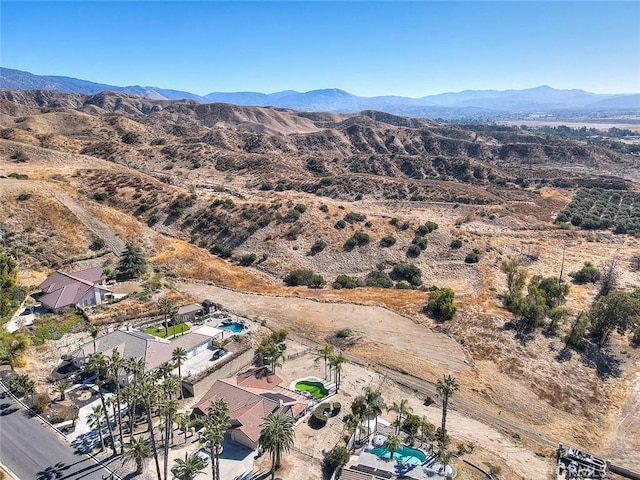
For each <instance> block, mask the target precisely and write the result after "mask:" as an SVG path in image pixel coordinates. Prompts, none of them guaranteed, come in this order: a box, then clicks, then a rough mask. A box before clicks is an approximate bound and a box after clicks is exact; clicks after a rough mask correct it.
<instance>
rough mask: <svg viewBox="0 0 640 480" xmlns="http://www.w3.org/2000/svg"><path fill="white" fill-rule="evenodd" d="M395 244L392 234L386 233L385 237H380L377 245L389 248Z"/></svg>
mask: <svg viewBox="0 0 640 480" xmlns="http://www.w3.org/2000/svg"><path fill="white" fill-rule="evenodd" d="M395 244H396V239H395V237H393V236H392V235H387V236H386V237H382V238H381V239H380V242H379V243H378V245H380V246H381V247H382V248H389V247H392V246H394V245H395Z"/></svg>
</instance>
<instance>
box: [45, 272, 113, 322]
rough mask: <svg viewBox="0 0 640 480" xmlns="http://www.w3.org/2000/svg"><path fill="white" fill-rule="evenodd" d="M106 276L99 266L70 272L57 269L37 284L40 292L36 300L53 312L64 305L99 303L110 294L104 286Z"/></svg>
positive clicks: (84, 305) (78, 305) (86, 305)
mask: <svg viewBox="0 0 640 480" xmlns="http://www.w3.org/2000/svg"><path fill="white" fill-rule="evenodd" d="M106 278H107V277H106V276H105V275H104V273H103V272H102V269H101V268H100V267H94V268H88V269H86V270H80V271H78V272H72V273H65V272H61V271H59V270H58V271H56V272H55V273H53V274H51V275H49V277H48V278H47V279H46V280H45V281H44V282H42V283H41V284H40V285H39V288H40V290H41V292H42V293H40V294H39V296H38V300H39V301H40V303H42V305H43V306H44V307H46V308H47V309H49V310H52V311H54V312H58V311H60V309H62V308H64V307H88V306H92V305H100V304H101V303H104V302H105V301H106V300H107V298H109V297H110V296H111V295H112V293H111V291H110V290H109V289H108V288H107V286H106V283H105V281H106Z"/></svg>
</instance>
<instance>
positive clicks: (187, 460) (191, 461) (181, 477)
mask: <svg viewBox="0 0 640 480" xmlns="http://www.w3.org/2000/svg"><path fill="white" fill-rule="evenodd" d="M206 466H207V464H206V463H205V462H204V460H203V459H202V458H200V457H199V456H198V455H191V456H190V457H189V456H188V455H187V454H186V453H185V454H184V460H182V459H180V458H176V460H175V471H176V478H177V479H178V480H193V479H194V478H196V475H198V474H199V473H200V472H201V471H202V470H204V469H205V467H206Z"/></svg>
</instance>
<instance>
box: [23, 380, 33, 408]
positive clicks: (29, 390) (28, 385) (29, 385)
mask: <svg viewBox="0 0 640 480" xmlns="http://www.w3.org/2000/svg"><path fill="white" fill-rule="evenodd" d="M22 389H23V391H24V394H25V395H29V397H30V398H31V405H33V394H34V393H35V392H36V382H35V380H33V379H31V378H29V377H26V378H25V379H24V383H23V384H22Z"/></svg>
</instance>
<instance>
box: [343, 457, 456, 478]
mask: <svg viewBox="0 0 640 480" xmlns="http://www.w3.org/2000/svg"><path fill="white" fill-rule="evenodd" d="M433 463H434V456H433V455H431V456H428V457H427V461H426V463H425V464H423V465H418V466H413V465H405V466H401V465H398V462H396V461H395V460H394V461H390V460H384V459H382V458H380V457H378V456H377V455H374V454H372V453H369V452H362V453H361V454H360V455H359V456H358V458H357V460H356V461H355V462H353V465H356V464H357V465H366V466H367V467H371V468H377V469H379V470H385V471H387V472H391V473H393V474H394V475H396V476H401V475H404V478H407V477H408V478H414V479H416V480H446V477H445V475H444V473H439V472H438V471H436V470H432V469H431V468H430V466H431V465H433Z"/></svg>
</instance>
